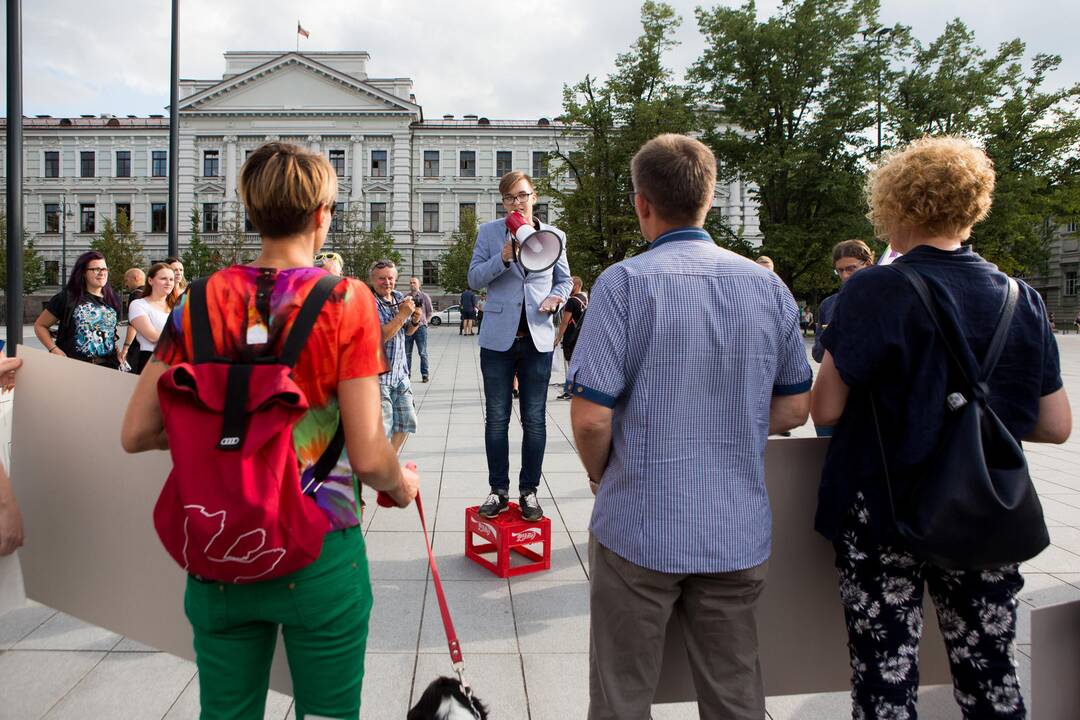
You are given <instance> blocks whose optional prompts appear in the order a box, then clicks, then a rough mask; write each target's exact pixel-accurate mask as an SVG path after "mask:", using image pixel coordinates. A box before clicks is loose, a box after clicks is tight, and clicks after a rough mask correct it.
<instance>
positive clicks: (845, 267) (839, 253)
mask: <svg viewBox="0 0 1080 720" xmlns="http://www.w3.org/2000/svg"><path fill="white" fill-rule="evenodd" d="M832 262H833V272H835V273H836V276H837V277H838V278H840V287H843V286H844V283H846V282H847V281H848V280H849V279H850V278H851V276H852V275H854V274H855V273H857V272H858V271H859V270H862V269H863V268H868V267H870V266H871V265H873V264H874V251H873V250H871V249H870V246H869V245H867V244H866V243H864V242H863V241H862V240H845V241H843V242H839V243H836V246H835V247H834V248H833V251H832ZM838 297H840V293H834V294H832V295H830V296H829V297H827V298H825V299H824V300H822V301H821V305H820V306H819V307H818V317H817V326H816V327H815V328H814V349H813V350H812V351H811V353H810V354H811V355H813V356H814V360H816V361H817V362H821V358H823V357H824V356H825V348H823V347H822V346H821V333H822V332H824V330H825V328H827V327H828V326H829V320H830V319H831V318H832V314H833V308H834V307H835V303H836V299H837V298H838Z"/></svg>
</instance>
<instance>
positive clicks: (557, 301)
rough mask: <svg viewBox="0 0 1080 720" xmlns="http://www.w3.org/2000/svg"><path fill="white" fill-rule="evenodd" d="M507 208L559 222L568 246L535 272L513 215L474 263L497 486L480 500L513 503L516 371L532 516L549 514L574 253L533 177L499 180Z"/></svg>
mask: <svg viewBox="0 0 1080 720" xmlns="http://www.w3.org/2000/svg"><path fill="white" fill-rule="evenodd" d="M499 193H500V194H501V195H502V201H503V207H504V208H506V212H507V213H508V214H509V213H519V214H520V215H521V216H522V217H523V218H524V219H525V222H526V223H528V224H529V225H532V226H533V227H534V228H536V229H537V230H540V229H544V230H551V231H553V232H555V233H557V234H558V235H559V237H561V238H562V239H563V251H562V253H561V254H560V256H559V259H558V260H557V261H556V263H555V265H554V266H553V267H551V268H549V269H547V270H545V271H543V272H536V273H527V272H526V271H525V270H524V269H523V268H522V267H521V265H520V264H519V263H516V262H514V254H513V253H514V245H513V242H512V241H511V236H510V231H509V229H508V227H507V225H506V221H505V220H494V221H492V222H488V223H484V224H483V225H481V226H480V228H479V231H478V232H477V236H476V247H475V248H474V250H473V256H472V261H471V262H470V264H469V285H470V286H471V287H474V288H481V289H483V288H487V293H488V303H487V306H486V308H485V312H486V313H487V321H486V322H485V323H484V327H483V329H482V330H481V331H480V373H481V375H483V378H484V397H485V402H486V414H485V418H484V448H485V450H486V453H487V465H488V485H489V486H490V488H491V492H490V493H489V494H488V496H487V499H486V500H484V502H483V504H481V506H480V510H479V513H480V515H482V516H484V517H488V518H491V517H495V516H497V515H499V514H500V513H502V512H505V511H506V510H507V509H508V508H509V493H510V441H509V437H508V430H509V427H510V406H511V403H512V399H513V395H512V394H513V390H514V377H515V376H516V377H517V379H518V388H519V392H520V396H521V421H522V425H523V426H524V430H525V433H524V437H523V438H522V443H521V474H520V475H519V476H518V490H519V498H518V500H519V508H520V510H521V516H522V517H523V518H525V519H526V520H529V521H536V520H539V519H540V518H542V517H543V516H544V511H543V509H542V508H541V507H540V502H539V501H538V500H537V499H536V489H537V488H538V487H539V486H540V472H541V467H542V465H543V462H544V446H545V445H546V444H547V425H546V424H545V420H546V406H547V386H548V382H549V381H550V379H551V357H552V353H553V351H554V341H555V325H554V322H553V320H554V314H555V313H556V312H557V311H558V308H559V306H560V305H562V304H563V303H564V302H565V301H566V298H567V296H568V295H569V294H570V288H571V282H570V266H569V264H568V263H567V261H566V242H565V235H564V234H563V232H562V231H561V230H559V229H557V228H555V227H552V226H551V225H547V224H545V223H541V222H540V221H539V220H538V219H537V218H535V217H534V216H533V207H534V206H535V205H536V199H537V195H536V189H535V186H534V185H533V182H532V178H530V177H529V176H528V175H527V174H525V173H524V172H522V171H520V170H512V171H510V172H508V173H506V174H505V175H503V176H502V178H501V179H500V180H499Z"/></svg>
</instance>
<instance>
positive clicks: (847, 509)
mask: <svg viewBox="0 0 1080 720" xmlns="http://www.w3.org/2000/svg"><path fill="white" fill-rule="evenodd" d="M867 188H868V191H867V192H868V200H869V204H870V214H869V217H870V219H871V220H872V221H873V223H874V228H875V231H876V232H877V233H878V236H879V237H882V238H887V239H888V242H889V245H890V246H891V247H892V248H893V249H895V250H896V251H898V252H899V253H902V257H899V258H898V259H896V260H895V262H894V263H893V264H895V265H901V264H902V265H906V266H908V267H910V268H912V269H914V270H915V271H917V272H918V274H919V275H920V276H921V277H922V279H923V280H924V281H925V282H926V284H927V285H928V286H929V288H930V291H931V295H932V296H933V297H934V299H935V300H936V302H937V305H938V308H939V312H940V313H941V315H942V317H943V318H945V324H947V325H949V326H951V327H954V328H956V329H958V330H959V332H961V333H962V334H963V336H964V340H965V341H966V343H967V344H968V346H969V347H970V348H971V349H972V351H973V352H974V353H976V354H977V356H978V357H981V356H982V354H983V353H985V351H986V348H987V346H988V344H989V342H990V338H991V335H992V334H993V332H994V330H995V328H996V326H997V323H998V319H999V316H1000V311H1001V308H1002V303H1003V299H1004V297H1005V293H1006V288H1007V286H1008V281H1009V279H1008V277H1007V276H1006V275H1005V274H1004V273H1002V272H1001V271H999V270H998V269H997V268H996V267H995V266H994V265H992V264H990V263H988V262H986V261H985V260H983V259H982V258H981V257H979V256H978V255H976V254H975V252H974V251H973V250H972V249H971V247H970V246H965V245H964V242H965V241H966V240H967V239H968V238H969V237H970V235H971V230H972V226H974V225H975V224H976V223H978V222H979V221H980V220H982V219H983V218H984V217H986V215H987V213H988V212H989V211H990V205H991V200H992V193H993V189H994V168H993V163H992V162H991V160H990V159H989V158H988V157H987V156H986V154H985V153H984V152H983V151H982V150H980V149H979V148H977V147H975V146H974V145H973V144H971V143H970V142H968V141H967V140H964V139H961V138H955V137H937V138H923V139H921V140H917V141H915V142H913V143H912V144H910V145H908V146H907V147H905V148H902V149H900V150H898V151H896V152H894V153H891V154H890V155H888V156H886V157H885V158H883V159H882V161H881V163H880V164H879V165H878V167H877V168H876V169H875V170H873V172H872V173H871V175H870V179H869V182H868V185H867ZM1019 286H1020V295H1019V301H1018V303H1017V307H1016V314H1015V316H1014V318H1013V321H1012V324H1011V326H1010V327H1011V329H1010V331H1009V334H1008V336H1007V338H1008V339H1007V341H1006V345H1005V349H1004V352H1003V354H1002V360H1001V362H1000V363H999V365H998V366H997V369H996V370H995V371H994V372H993V374H992V375H991V376H990V378H989V381H988V383H987V384H988V391H989V404H990V405H991V406H992V407H993V408H994V410H995V411H996V413H997V415H998V417H999V418H1000V419H1001V421H1002V422H1003V423H1004V424H1005V426H1006V427H1007V428H1008V430H1009V432H1011V433H1012V435H1014V436H1015V438H1016V439H1017V440H1018V441H1019V440H1025V441H1028V442H1054V443H1061V442H1064V441H1065V440H1066V439H1067V438H1068V436H1069V433H1070V431H1071V427H1072V418H1071V415H1070V410H1069V401H1068V398H1067V397H1066V395H1065V390H1064V388H1063V387H1062V381H1061V370H1060V363H1059V359H1058V349H1057V344H1056V341H1055V339H1054V336H1053V334H1052V333H1050V331H1049V325H1048V323H1047V322H1046V311H1045V309H1044V307H1043V302H1042V300H1041V298H1040V297H1039V294H1038V293H1037V292H1036V291H1035V290H1033V289H1032V288H1031V287H1030V286H1028V285H1027V284H1025V283H1023V282H1020V283H1019ZM883 302H887V304H888V307H887V311H882V312H867V308H881V307H882V303H883ZM821 342H822V346H823V347H824V348H825V354H824V357H823V359H822V362H821V368H820V370H819V371H818V377H817V381H816V384H815V386H814V392H813V400H812V415H813V418H814V422H815V423H817V424H819V425H829V426H835V431H834V434H833V438H832V441H831V442H830V445H829V449H828V454H827V456H826V461H825V466H824V469H823V473H822V480H821V489H820V492H819V503H818V508H817V516H816V519H815V527H816V528H817V530H818V531H819V532H820V533H821V534H822V535H824V536H825V537H826V538H828V539H829V540H832V541H833V543H834V545H835V548H836V567H837V569H838V571H839V576H840V599H841V602H842V603H843V606H844V617H845V620H846V622H847V628H848V647H849V649H850V652H851V667H852V668H853V672H852V693H851V696H852V715H853V717H857V718H900V717H904V718H915V717H916V699H917V690H918V683H919V670H918V661H919V655H918V648H919V641H920V637H921V634H922V627H923V623H922V606H923V586H924V583H925V584H926V586H927V587H928V589H929V591H930V595H931V597H932V598H933V601H934V605H935V607H936V609H937V614H938V621H939V623H940V625H941V629H942V634H943V635H944V637H945V644H946V647H947V650H948V653H949V658H950V663H951V668H952V675H953V685H954V688H955V690H954V696H955V698H956V699H957V701H958V702H959V704H960V709H961V711H962V713H963V715H964V717H965V718H979V720H988V719H991V718H994V719H999V718H1015V719H1017V720H1018V719H1019V718H1024V717H1027V715H1026V710H1025V708H1024V702H1023V698H1022V697H1021V695H1020V685H1019V681H1018V679H1017V676H1016V662H1015V659H1014V657H1013V652H1014V648H1013V641H1014V640H1015V637H1016V617H1017V593H1018V592H1019V591H1020V588H1021V587H1022V586H1023V579H1022V577H1021V575H1020V571H1019V568H1018V566H1017V565H1008V566H1004V567H999V568H996V569H989V570H981V571H962V570H946V569H944V568H941V567H939V566H937V565H935V564H933V563H930V562H926V561H924V560H922V559H920V558H919V557H917V556H916V555H915V554H914V553H913V552H912V551H911V550H910V548H909V547H908V546H907V545H906V544H905V542H904V540H903V539H902V538H900V536H899V535H898V534H897V533H896V531H895V529H894V528H893V527H892V512H891V510H890V506H889V500H888V498H889V493H888V492H887V491H886V490H885V488H884V482H883V477H884V476H883V470H882V468H883V466H884V467H887V468H889V476H890V477H891V484H892V491H893V493H895V494H897V495H899V496H902V497H903V496H906V495H907V493H908V492H909V490H910V488H911V482H912V480H911V478H913V477H918V476H919V475H918V473H919V468H920V466H922V465H924V464H925V463H926V462H929V461H930V458H932V457H933V453H934V451H935V449H936V447H937V445H938V442H939V439H940V437H941V431H942V428H943V418H944V414H945V413H946V412H947V410H946V402H945V397H946V394H947V390H946V386H947V383H948V382H949V376H950V375H951V374H953V373H951V372H950V367H951V363H952V361H951V360H950V359H949V357H948V355H947V351H946V348H945V346H944V342H943V340H942V337H941V334H940V333H939V332H938V331H937V330H936V329H935V326H934V323H933V320H932V319H931V316H930V314H929V313H928V312H927V311H926V309H925V308H924V307H923V305H922V303H921V302H920V300H919V298H918V296H917V295H916V293H915V292H914V290H913V289H912V288H911V286H910V284H909V282H908V281H907V279H906V278H905V277H903V276H902V275H901V274H900V273H899V272H897V271H896V270H895V269H890V268H888V267H881V266H875V267H871V268H867V269H866V270H859V271H858V272H857V273H855V275H854V277H850V278H849V279H848V281H847V282H846V283H845V284H844V286H843V288H842V289H841V291H840V297H839V298H838V300H837V302H836V305H835V309H834V311H833V315H832V318H831V322H830V323H829V326H828V327H827V328H826V329H825V332H824V334H823V336H822V338H821ZM871 399H872V400H873V403H871V402H870V401H871ZM875 408H876V411H875ZM875 414H876V416H877V418H878V419H879V420H880V440H879V435H878V433H877V431H876V430H875V426H876V425H877V423H876V422H875V419H874V415H875Z"/></svg>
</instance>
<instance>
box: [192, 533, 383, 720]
mask: <svg viewBox="0 0 1080 720" xmlns="http://www.w3.org/2000/svg"><path fill="white" fill-rule="evenodd" d="M184 611H185V612H186V613H187V617H188V620H190V621H191V627H192V629H193V630H194V631H195V662H196V664H197V665H198V668H199V694H200V697H201V703H202V714H201V715H200V717H201V718H202V720H249V719H250V720H262V718H263V713H264V709H265V706H266V692H267V689H268V688H269V684H270V662H271V660H272V659H273V657H274V646H275V644H276V642H277V634H278V627H279V626H280V627H281V630H282V636H283V637H284V639H285V650H286V654H287V656H288V659H289V671H290V674H291V675H292V681H293V697H294V698H295V700H296V717H297V720H303V718H304V717H305V716H307V715H315V716H319V717H326V718H335V719H337V718H357V717H359V715H360V688H361V685H362V684H363V679H364V651H365V648H366V647H367V635H368V619H369V617H370V615H371V581H370V579H369V578H368V566H367V557H366V554H365V551H364V537H363V535H362V533H361V531H360V528H359V527H355V528H350V529H348V530H335V531H333V532H331V533H329V534H328V535H327V536H326V540H325V541H324V543H323V550H322V554H321V555H320V556H319V559H318V560H316V561H315V562H314V563H312V564H311V565H308V566H307V567H305V568H303V569H301V570H298V571H297V572H295V573H292V574H291V575H286V576H284V577H280V578H275V579H273V580H267V581H265V582H258V583H252V584H249V585H229V584H222V583H215V582H210V583H206V582H200V581H198V580H196V579H194V578H188V582H187V591H186V592H185V594H184Z"/></svg>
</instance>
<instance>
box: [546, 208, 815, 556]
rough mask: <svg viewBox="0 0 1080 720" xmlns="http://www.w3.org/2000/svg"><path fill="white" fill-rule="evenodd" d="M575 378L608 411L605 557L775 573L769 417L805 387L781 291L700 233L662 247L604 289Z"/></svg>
mask: <svg viewBox="0 0 1080 720" xmlns="http://www.w3.org/2000/svg"><path fill="white" fill-rule="evenodd" d="M569 377H570V378H571V381H570V382H568V383H567V389H568V390H569V391H570V392H571V393H573V394H574V395H577V396H580V397H582V398H585V399H586V400H590V401H592V402H595V403H599V404H600V405H604V406H606V407H610V408H613V409H614V416H613V418H612V432H613V437H612V448H611V455H610V457H609V460H608V466H607V469H606V470H605V471H604V477H603V481H602V482H601V484H600V491H599V493H598V494H597V497H596V504H595V506H594V508H593V514H592V522H591V523H590V530H592V532H593V533H594V534H595V535H596V538H597V540H599V541H600V543H601V544H603V545H604V546H605V547H607V548H608V549H610V550H612V551H613V552H615V553H616V554H617V555H619V556H620V557H623V558H625V559H626V560H629V561H630V562H633V563H635V564H637V565H640V566H642V567H646V568H650V569H652V570H656V571H659V572H669V573H713V572H731V571H735V570H743V569H746V568H749V567H754V566H755V565H759V564H761V563H762V562H764V561H765V560H767V559H768V557H769V549H770V537H771V530H772V515H771V513H770V511H769V498H768V495H767V494H766V491H765V443H766V441H767V439H768V434H769V405H770V402H771V400H772V397H773V396H774V395H786V394H790V395H794V394H799V393H804V392H807V391H809V390H810V380H811V371H810V366H809V363H807V361H806V351H805V349H804V346H803V341H802V333H801V332H800V331H799V313H798V309H797V307H796V305H795V300H794V299H793V298H792V296H791V293H790V292H789V291H788V289H787V287H785V285H784V283H783V282H781V280H780V278H778V277H777V276H776V275H775V274H773V273H772V272H770V271H768V270H766V269H764V268H762V267H760V266H758V265H757V264H755V263H753V262H751V261H750V260H747V259H746V258H742V257H739V256H738V255H735V254H734V253H731V252H729V251H727V250H724V249H722V248H720V247H718V246H717V245H716V244H715V243H714V242H713V241H712V238H711V237H709V235H708V233H706V232H705V231H704V230H702V229H700V228H681V229H678V230H673V231H671V232H668V233H665V234H664V235H662V236H660V237H659V238H657V239H656V240H655V241H654V242H653V243H652V247H650V248H649V250H648V251H647V252H644V253H642V254H640V255H637V256H635V257H632V258H630V259H628V260H624V261H623V262H620V263H618V264H616V265H613V266H612V267H610V268H608V269H607V270H605V271H604V273H603V274H602V275H601V276H600V278H599V279H598V280H597V281H596V285H595V286H594V287H593V291H592V297H591V298H590V301H589V309H588V311H587V312H586V313H585V322H584V324H583V326H582V329H581V335H580V337H579V338H578V342H577V346H576V347H575V349H574V356H573V359H572V361H571V363H570V373H569Z"/></svg>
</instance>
